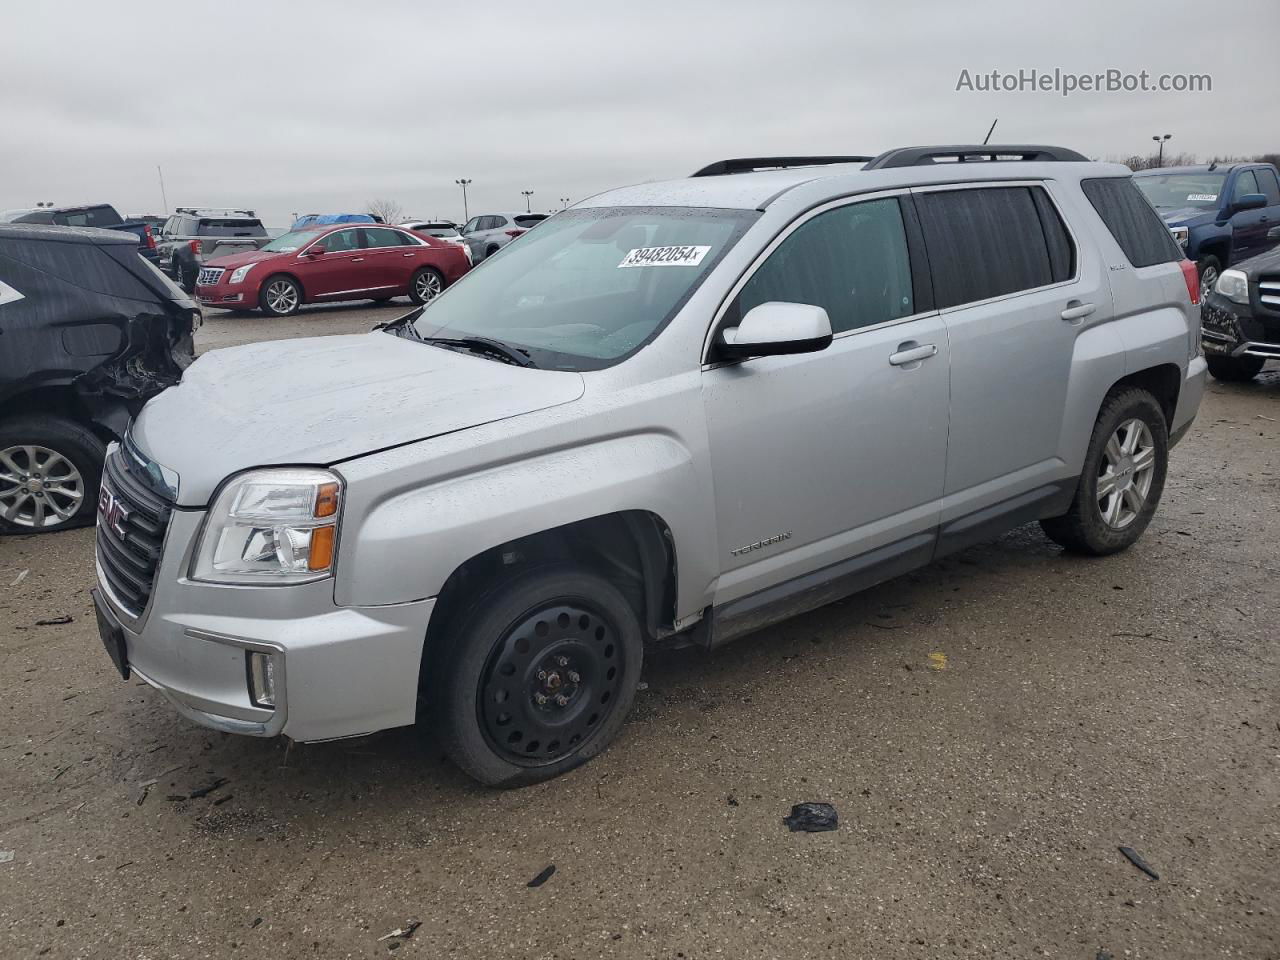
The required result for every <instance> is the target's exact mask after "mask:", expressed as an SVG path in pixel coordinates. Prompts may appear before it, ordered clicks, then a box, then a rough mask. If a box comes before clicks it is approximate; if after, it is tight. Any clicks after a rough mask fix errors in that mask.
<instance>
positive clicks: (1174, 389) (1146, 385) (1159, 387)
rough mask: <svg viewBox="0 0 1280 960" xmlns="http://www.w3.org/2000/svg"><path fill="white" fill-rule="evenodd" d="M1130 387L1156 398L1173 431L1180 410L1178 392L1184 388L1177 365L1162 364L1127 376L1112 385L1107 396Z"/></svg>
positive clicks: (1165, 419) (1167, 423)
mask: <svg viewBox="0 0 1280 960" xmlns="http://www.w3.org/2000/svg"><path fill="white" fill-rule="evenodd" d="M1129 387H1137V388H1139V389H1141V390H1146V391H1147V392H1148V393H1150V394H1151V395H1152V396H1154V397H1155V398H1156V402H1157V403H1159V404H1160V410H1161V411H1162V412H1163V413H1164V422H1165V424H1166V426H1168V427H1169V428H1170V429H1172V427H1173V416H1174V412H1175V411H1176V410H1177V409H1178V391H1179V390H1180V389H1181V388H1182V371H1181V370H1180V369H1179V368H1178V366H1177V364H1173V363H1161V364H1156V365H1155V366H1151V367H1147V368H1145V369H1143V370H1138V371H1136V372H1134V373H1130V374H1127V375H1126V376H1123V377H1121V378H1120V379H1119V380H1117V381H1116V382H1115V383H1114V384H1112V385H1111V389H1110V390H1108V391H1107V396H1111V395H1112V394H1113V393H1116V392H1118V391H1120V390H1124V389H1127V388H1129ZM1104 402H1105V399H1104Z"/></svg>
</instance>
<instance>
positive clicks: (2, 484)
mask: <svg viewBox="0 0 1280 960" xmlns="http://www.w3.org/2000/svg"><path fill="white" fill-rule="evenodd" d="M84 495H85V489H84V478H83V477H82V476H81V475H80V471H79V470H77V469H76V466H75V464H73V463H72V462H71V461H70V460H68V459H67V458H66V457H64V456H63V455H62V454H60V453H58V451H56V450H51V449H49V448H48V447H41V446H36V445H27V444H24V445H22V446H15V447H6V448H5V449H3V450H0V517H2V518H4V519H5V520H6V521H8V522H9V523H12V524H14V525H15V526H19V527H30V528H31V529H33V530H39V529H41V528H44V527H52V526H56V525H57V524H59V523H63V522H65V521H67V520H70V519H71V518H72V517H74V516H75V515H76V513H77V512H79V510H80V507H81V505H82V504H83V503H84Z"/></svg>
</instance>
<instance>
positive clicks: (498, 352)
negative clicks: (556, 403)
mask: <svg viewBox="0 0 1280 960" xmlns="http://www.w3.org/2000/svg"><path fill="white" fill-rule="evenodd" d="M418 339H419V340H421V341H422V342H423V343H437V344H439V345H440V346H442V347H449V348H451V349H458V350H470V351H472V352H473V353H487V354H489V356H491V357H498V358H500V359H501V360H503V361H504V362H505V363H514V364H515V365H516V366H517V367H536V366H537V364H535V363H534V362H533V358H532V357H531V356H529V351H528V350H524V349H521V348H520V347H513V346H510V345H509V344H506V343H503V342H502V341H501V340H493V339H491V338H489V337H421V336H420V337H418Z"/></svg>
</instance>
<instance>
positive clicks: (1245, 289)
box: [1213, 270, 1249, 304]
mask: <svg viewBox="0 0 1280 960" xmlns="http://www.w3.org/2000/svg"><path fill="white" fill-rule="evenodd" d="M1213 292H1214V293H1216V294H1218V296H1220V297H1226V298H1227V299H1228V300H1230V301H1231V302H1232V303H1246V304H1247V303H1248V302H1249V278H1248V277H1246V276H1245V275H1244V274H1243V273H1241V272H1240V271H1239V270H1223V271H1222V273H1221V274H1219V275H1218V282H1217V283H1215V284H1214V285H1213Z"/></svg>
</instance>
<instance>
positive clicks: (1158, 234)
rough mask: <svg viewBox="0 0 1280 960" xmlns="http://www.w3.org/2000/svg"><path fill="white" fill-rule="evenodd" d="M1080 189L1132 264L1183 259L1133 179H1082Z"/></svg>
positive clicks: (1142, 265)
mask: <svg viewBox="0 0 1280 960" xmlns="http://www.w3.org/2000/svg"><path fill="white" fill-rule="evenodd" d="M1080 189H1081V190H1083V191H1084V195H1085V196H1086V197H1088V198H1089V202H1090V203H1091V204H1093V209H1095V210H1097V211H1098V216H1099V217H1101V218H1102V222H1103V223H1105V224H1106V225H1107V229H1108V230H1110V231H1111V235H1112V236H1113V237H1115V238H1116V243H1118V244H1120V249H1121V250H1123V251H1124V255H1125V257H1126V258H1128V260H1129V263H1131V264H1132V265H1133V266H1135V267H1149V266H1152V265H1153V264H1157V263H1170V262H1171V261H1174V260H1181V259H1182V248H1181V247H1179V246H1178V245H1177V243H1175V242H1174V239H1173V237H1172V236H1171V235H1170V233H1169V229H1168V228H1167V227H1166V226H1165V225H1164V221H1163V220H1161V219H1160V214H1158V213H1156V211H1155V208H1154V207H1152V206H1151V204H1150V203H1149V202H1148V201H1147V198H1146V197H1145V196H1143V194H1142V191H1141V190H1139V189H1138V188H1137V186H1135V185H1134V182H1133V180H1131V179H1130V178H1128V177H1124V178H1120V177H1114V178H1109V179H1106V180H1081V181H1080Z"/></svg>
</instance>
